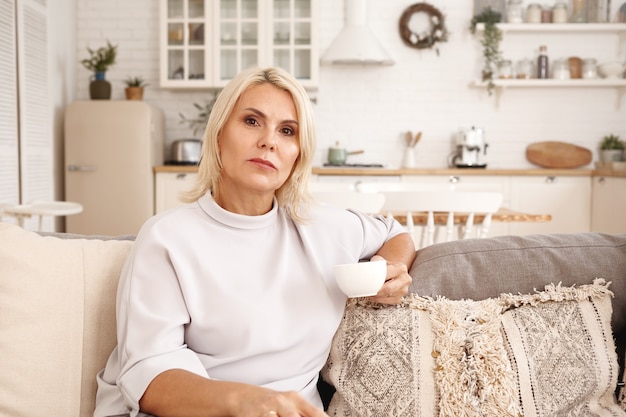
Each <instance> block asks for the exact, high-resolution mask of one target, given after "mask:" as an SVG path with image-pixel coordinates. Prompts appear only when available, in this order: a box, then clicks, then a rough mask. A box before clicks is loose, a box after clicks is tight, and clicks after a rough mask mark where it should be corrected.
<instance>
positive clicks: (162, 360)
mask: <svg viewBox="0 0 626 417" xmlns="http://www.w3.org/2000/svg"><path fill="white" fill-rule="evenodd" d="M314 138H315V133H314V127H313V115H312V110H311V107H310V102H309V99H308V97H307V94H306V92H305V91H304V89H303V88H302V87H301V86H300V85H299V84H298V83H297V82H296V81H295V79H293V78H292V77H291V76H290V75H289V74H287V73H286V72H284V71H282V70H280V69H276V68H269V69H258V68H257V69H250V70H247V71H244V72H243V73H241V74H239V75H238V76H237V77H236V78H235V79H233V80H232V81H231V82H230V83H229V84H228V85H227V86H226V87H225V88H224V90H223V91H222V92H221V94H220V96H219V98H218V100H217V102H216V104H215V106H214V108H213V111H212V113H211V116H210V118H209V122H208V124H207V129H206V132H205V135H204V141H203V146H202V160H201V162H200V165H199V172H198V176H197V181H196V184H195V188H194V189H193V190H192V191H191V192H190V193H189V195H188V196H187V197H188V200H189V201H190V202H191V203H190V204H187V205H185V206H182V207H179V208H176V209H173V210H170V211H168V212H165V213H161V214H159V215H157V216H155V217H153V218H152V219H150V220H148V221H147V222H146V224H145V225H144V226H143V227H142V230H141V231H140V232H139V234H138V236H137V239H136V242H135V245H134V248H133V250H132V252H131V254H130V256H129V258H128V260H127V262H126V265H125V267H124V270H123V272H122V276H121V280H120V284H119V290H118V299H117V319H118V323H117V325H118V333H117V338H118V346H117V347H116V349H115V350H114V351H113V353H112V354H111V357H110V358H109V361H108V363H107V366H106V368H105V369H104V370H103V371H101V372H100V374H99V375H98V396H97V406H96V411H95V414H94V415H95V416H96V417H101V416H112V415H126V414H130V415H131V416H135V415H142V414H144V413H145V414H149V415H150V414H152V415H157V416H161V417H165V416H185V417H192V416H200V415H202V416H236V417H276V416H279V417H299V416H304V417H322V416H326V414H325V413H324V412H323V411H322V404H321V401H320V397H319V394H318V392H317V389H316V383H317V379H318V374H319V371H320V369H321V368H322V366H323V365H324V363H325V361H326V358H327V356H328V352H329V349H330V345H331V341H332V337H333V335H334V333H335V331H336V329H337V327H338V325H339V322H340V320H341V318H342V314H343V309H344V305H345V302H346V296H345V295H343V294H342V293H341V291H340V290H339V288H338V287H337V285H336V283H335V282H334V278H333V274H332V267H333V265H336V264H340V263H349V262H358V261H359V260H361V259H370V258H372V257H373V256H375V255H377V256H382V257H383V258H385V259H386V260H387V262H388V267H387V279H388V281H387V282H386V283H385V285H384V286H383V288H382V289H381V290H380V292H379V293H378V294H377V295H376V296H374V297H373V299H374V300H375V301H378V302H382V303H398V302H399V301H400V299H401V298H402V297H403V296H404V295H405V294H406V293H407V291H408V287H409V285H410V282H411V278H410V276H409V275H408V273H407V268H408V266H409V265H410V264H411V262H412V261H413V258H414V253H415V250H414V247H413V244H412V240H411V239H410V237H409V236H408V235H407V234H406V233H405V232H404V230H403V229H402V228H401V227H400V226H399V225H398V223H397V222H395V221H389V220H386V219H384V218H382V217H381V218H374V217H370V216H366V215H364V214H361V213H357V212H352V211H347V210H340V209H336V208H329V207H323V206H317V205H315V204H310V203H309V197H308V192H307V184H308V181H309V176H310V171H311V161H312V158H313V152H314V149H315V143H314Z"/></svg>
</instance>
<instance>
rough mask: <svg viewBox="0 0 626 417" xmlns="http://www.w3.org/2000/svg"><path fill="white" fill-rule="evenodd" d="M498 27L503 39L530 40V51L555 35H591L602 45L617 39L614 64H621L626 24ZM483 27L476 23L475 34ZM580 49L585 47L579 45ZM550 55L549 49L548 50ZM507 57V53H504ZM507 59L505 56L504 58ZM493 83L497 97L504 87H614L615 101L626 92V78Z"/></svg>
mask: <svg viewBox="0 0 626 417" xmlns="http://www.w3.org/2000/svg"><path fill="white" fill-rule="evenodd" d="M497 26H498V28H500V30H501V31H502V33H503V38H504V39H506V38H507V37H509V36H516V35H519V38H520V39H528V38H530V39H532V40H533V42H534V43H533V44H532V45H531V46H532V47H533V48H535V47H537V46H538V45H539V44H548V45H550V40H551V39H554V37H555V36H556V35H565V36H580V35H590V36H594V39H595V38H597V37H598V36H601V38H602V39H604V40H603V41H602V42H606V41H608V40H610V38H613V39H616V40H617V42H616V43H617V47H616V50H615V57H614V59H615V60H616V61H620V62H621V61H623V56H619V55H620V53H621V51H622V47H623V43H624V42H625V39H626V23H550V24H545V23H544V24H542V23H538V24H533V23H499V24H498V25H497ZM484 29H485V25H484V24H483V23H479V24H478V25H476V33H478V34H482V33H483V32H484ZM529 35H541V38H537V37H533V36H530V37H529ZM589 44H590V45H595V42H590V43H589ZM580 45H581V47H582V45H584V44H583V43H580ZM548 53H550V48H548ZM593 53H594V49H593V48H588V49H587V50H584V49H581V50H580V52H578V53H577V55H579V56H582V57H584V56H593ZM504 55H505V56H507V55H506V51H504ZM507 58H508V57H507ZM473 84H474V86H476V87H484V88H486V87H487V83H486V82H484V81H475V82H474V83H473ZM493 84H494V85H495V87H496V94H497V95H500V94H501V93H502V91H503V90H505V89H507V88H548V87H562V88H615V89H616V90H617V94H618V99H621V96H623V94H624V93H625V92H626V79H623V78H615V79H603V78H596V79H569V80H558V79H515V78H512V79H497V78H496V79H494V80H493ZM618 103H619V101H618Z"/></svg>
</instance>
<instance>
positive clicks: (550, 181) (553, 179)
mask: <svg viewBox="0 0 626 417" xmlns="http://www.w3.org/2000/svg"><path fill="white" fill-rule="evenodd" d="M555 182H556V177H555V176H554V175H550V176H549V177H546V184H553V183H555Z"/></svg>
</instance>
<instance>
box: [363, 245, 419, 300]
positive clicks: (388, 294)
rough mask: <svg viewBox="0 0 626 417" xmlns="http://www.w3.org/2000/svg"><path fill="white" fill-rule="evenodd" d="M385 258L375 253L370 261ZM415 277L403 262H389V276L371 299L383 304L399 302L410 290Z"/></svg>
mask: <svg viewBox="0 0 626 417" xmlns="http://www.w3.org/2000/svg"><path fill="white" fill-rule="evenodd" d="M376 260H379V261H380V260H385V258H383V257H382V256H380V255H374V256H373V257H372V259H370V261H376ZM411 282H413V279H412V278H411V276H410V275H409V272H408V269H407V266H406V265H405V264H404V263H402V262H387V278H385V284H384V285H383V287H382V288H381V289H380V291H378V294H376V295H375V296H373V297H371V298H370V299H371V300H372V301H374V302H377V303H382V304H398V303H399V302H400V301H402V297H404V296H405V295H406V294H407V293H408V292H409V286H410V285H411Z"/></svg>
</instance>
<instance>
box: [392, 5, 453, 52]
mask: <svg viewBox="0 0 626 417" xmlns="http://www.w3.org/2000/svg"><path fill="white" fill-rule="evenodd" d="M416 13H426V14H427V15H428V22H429V23H430V27H429V28H428V30H427V31H425V32H422V33H415V32H413V31H412V30H411V28H410V27H409V22H410V21H411V18H412V17H413V15H414V14H416ZM398 28H399V29H400V37H401V38H402V41H403V42H404V44H405V45H406V46H408V47H411V48H415V49H426V48H432V47H433V46H435V44H436V43H437V42H445V41H447V40H448V30H447V29H446V25H445V19H444V17H443V14H442V13H441V12H440V11H439V9H437V8H436V7H434V6H433V5H431V4H428V3H425V2H422V3H416V4H414V5H412V6H409V7H407V8H406V10H405V11H404V12H403V13H402V16H400V21H399V23H398ZM435 49H436V48H435ZM436 50H437V54H439V49H436Z"/></svg>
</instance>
